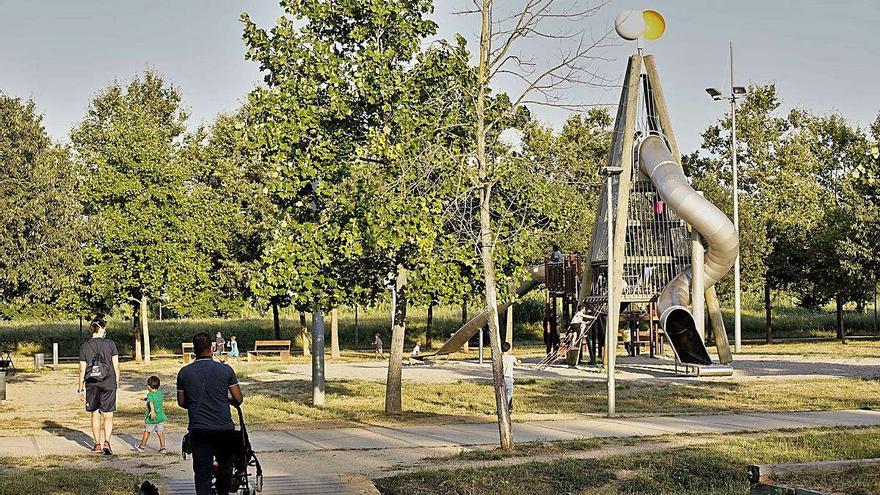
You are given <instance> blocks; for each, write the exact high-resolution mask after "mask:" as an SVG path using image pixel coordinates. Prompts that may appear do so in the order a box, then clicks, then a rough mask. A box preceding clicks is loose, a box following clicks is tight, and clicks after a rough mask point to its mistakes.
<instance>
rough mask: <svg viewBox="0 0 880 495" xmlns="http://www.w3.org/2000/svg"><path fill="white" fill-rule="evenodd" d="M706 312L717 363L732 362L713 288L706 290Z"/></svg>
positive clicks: (719, 307)
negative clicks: (713, 337) (716, 353)
mask: <svg viewBox="0 0 880 495" xmlns="http://www.w3.org/2000/svg"><path fill="white" fill-rule="evenodd" d="M705 296H706V312H708V313H709V323H710V326H711V327H712V335H714V336H715V350H716V351H717V352H718V361H720V362H721V364H730V363H731V362H733V355H732V354H731V353H730V343H729V342H728V341H727V331H726V330H725V328H724V319H723V318H722V317H721V305H720V303H719V302H718V294H716V293H715V286H712V287H709V288H708V289H706V293H705Z"/></svg>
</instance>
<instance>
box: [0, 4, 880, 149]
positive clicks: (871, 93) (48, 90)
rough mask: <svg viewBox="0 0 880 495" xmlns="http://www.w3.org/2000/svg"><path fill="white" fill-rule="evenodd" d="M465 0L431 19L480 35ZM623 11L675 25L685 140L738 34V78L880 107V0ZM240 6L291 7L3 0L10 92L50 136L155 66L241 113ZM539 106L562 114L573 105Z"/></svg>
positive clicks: (666, 56) (196, 113)
mask: <svg viewBox="0 0 880 495" xmlns="http://www.w3.org/2000/svg"><path fill="white" fill-rule="evenodd" d="M504 1H505V2H513V1H519V0H504ZM464 2H466V0H437V1H436V5H437V9H436V10H437V12H436V15H435V18H436V20H437V22H438V23H439V24H440V29H441V35H442V36H451V34H452V33H455V32H460V33H462V34H463V35H465V36H466V37H467V38H468V40H469V41H471V45H472V46H473V45H474V43H473V40H474V39H475V38H474V35H475V33H476V31H477V28H478V26H479V23H478V20H477V19H476V18H474V17H467V16H456V15H451V12H452V11H454V10H456V9H457V8H459V7H460V6H462V5H466V3H464ZM627 8H632V9H646V8H652V9H655V10H659V11H660V12H662V13H663V15H664V16H665V17H666V21H667V30H666V34H665V35H664V37H663V38H661V39H660V40H659V41H656V42H653V43H649V44H648V46H647V47H646V48H647V50H646V51H647V53H654V54H655V55H656V58H657V64H658V68H659V70H660V75H661V78H662V81H663V86H664V90H665V92H666V94H667V99H668V104H669V107H670V112H671V114H672V119H673V122H674V124H675V130H676V135H677V137H678V141H679V143H680V144H681V147H682V151H690V150H692V149H694V148H695V147H696V146H698V145H699V142H700V136H699V134H700V132H701V131H702V130H703V129H705V127H706V126H707V124H708V123H710V122H711V121H713V120H714V119H716V118H717V117H718V116H719V115H721V114H722V113H723V111H724V109H725V107H724V105H722V104H720V103H714V102H712V101H711V100H710V99H709V98H708V97H707V96H706V94H705V93H704V91H703V90H704V88H705V87H707V86H725V85H727V84H728V81H729V70H728V61H727V46H728V45H727V44H728V41H733V42H734V45H735V50H736V53H735V57H736V59H735V64H736V67H735V71H736V80H737V83H738V84H742V85H746V84H748V83H750V82H756V83H765V82H776V84H777V86H778V89H779V93H780V95H781V97H782V99H783V102H784V104H785V106H786V108H789V107H791V106H802V107H807V108H811V109H813V110H816V111H820V112H827V111H832V110H834V111H838V112H840V113H842V114H843V115H844V116H845V117H847V118H849V119H850V120H852V121H854V122H858V123H860V124H867V123H868V122H870V121H872V120H873V119H874V117H875V116H876V115H877V112H878V111H880V84H878V81H880V69H878V63H880V55H878V53H877V48H878V47H880V42H878V39H877V38H878V36H880V35H878V34H877V28H876V26H877V25H878V24H880V2H877V1H874V0H839V1H803V0H802V1H794V0H785V1H783V0H773V1H768V0H763V1H762V0H738V1H735V2H734V1H727V0H703V1H683V0H679V1H656V2H648V1H637V0H617V1H615V2H611V3H610V4H609V5H608V6H606V7H604V8H603V9H602V11H601V12H600V13H599V14H598V15H597V16H595V17H593V18H592V19H590V21H589V23H588V26H587V28H588V29H590V30H591V31H593V32H594V33H597V34H599V33H602V32H604V31H606V30H607V29H608V28H609V27H610V26H611V25H612V22H613V19H614V16H615V15H616V14H617V13H618V12H619V11H621V10H623V9H627ZM244 11H246V12H249V13H250V14H251V16H252V18H254V19H255V20H256V21H257V22H258V23H259V24H260V25H262V26H269V25H270V24H271V23H272V22H273V20H274V19H275V18H277V17H278V15H280V13H281V11H280V8H279V7H278V5H277V2H275V1H273V0H238V1H234V0H177V1H170V0H154V1H150V2H143V1H134V0H101V1H99V0H77V1H70V0H40V1H30V0H0V47H2V49H0V90H2V91H4V92H6V93H8V94H11V95H15V96H20V97H25V98H33V99H34V100H35V101H36V102H37V105H38V106H39V108H40V109H41V111H43V112H44V113H45V124H46V127H47V129H48V130H49V132H50V134H51V135H53V136H54V137H56V138H63V137H65V136H66V135H67V133H68V131H69V129H70V127H71V126H73V125H74V124H75V123H76V122H77V121H78V120H80V119H81V118H82V116H83V115H84V112H85V110H86V107H87V105H88V101H89V98H90V97H91V96H92V95H93V94H94V93H95V92H96V91H97V90H99V89H100V88H102V87H104V86H105V85H106V84H107V83H108V82H110V81H111V80H113V79H114V78H118V79H120V80H125V79H128V78H130V77H131V76H132V75H134V74H136V73H138V72H141V71H143V70H144V69H147V68H154V69H158V70H159V71H161V72H162V73H164V74H165V75H166V77H167V78H168V79H169V80H171V81H172V82H173V83H175V84H176V85H177V86H178V87H179V88H180V89H181V91H182V92H183V96H184V101H185V103H186V105H187V106H188V107H189V108H190V110H191V114H192V119H191V125H193V126H195V125H197V124H198V123H200V122H206V121H210V120H211V119H212V118H213V116H214V115H216V114H217V113H218V112H222V111H231V110H234V109H235V108H236V107H237V106H238V105H239V102H240V101H241V99H242V98H243V96H244V95H245V94H246V93H247V92H248V90H249V89H250V88H252V87H253V86H254V84H256V83H257V82H258V81H260V79H261V77H260V75H259V73H258V71H257V67H256V66H255V64H253V63H251V62H246V61H245V60H244V45H243V43H242V41H241V23H240V22H239V20H238V16H239V15H240V13H241V12H244ZM633 50H634V47H633V46H632V45H630V44H623V43H620V44H618V45H617V46H614V47H611V48H608V49H606V50H604V55H605V56H606V57H608V58H609V59H610V60H608V61H606V62H602V63H601V64H600V65H599V66H598V67H597V70H598V71H599V72H600V73H602V74H604V75H605V76H607V77H609V78H610V79H612V80H614V81H616V82H618V83H619V81H620V80H621V79H622V74H623V71H624V69H625V64H626V57H627V56H628V55H629V54H630V53H632V51H633ZM540 53H541V54H543V53H553V50H549V49H548V50H544V49H543V47H542V50H541V51H540ZM501 89H506V88H501ZM617 93H618V90H616V89H613V88H606V89H598V88H592V89H588V88H582V89H578V90H575V91H573V92H572V93H571V95H570V96H571V97H573V98H575V99H578V100H580V101H583V102H587V103H600V104H601V103H606V104H613V103H616V101H617V97H618V94H617ZM537 113H538V115H539V117H540V118H542V119H543V120H545V121H546V122H548V123H550V124H553V125H559V124H560V123H561V122H562V121H563V120H564V119H565V116H566V113H565V112H562V111H559V110H541V109H539V110H537Z"/></svg>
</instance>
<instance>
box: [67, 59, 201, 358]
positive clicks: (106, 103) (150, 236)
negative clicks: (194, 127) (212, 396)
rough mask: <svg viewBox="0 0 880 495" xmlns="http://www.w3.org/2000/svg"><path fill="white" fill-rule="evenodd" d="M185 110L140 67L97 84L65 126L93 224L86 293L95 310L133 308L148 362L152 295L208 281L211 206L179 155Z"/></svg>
mask: <svg viewBox="0 0 880 495" xmlns="http://www.w3.org/2000/svg"><path fill="white" fill-rule="evenodd" d="M186 117H187V115H186V113H185V112H184V110H183V109H182V107H181V97H180V93H179V92H178V91H177V89H176V88H174V87H172V86H170V85H168V84H167V83H166V82H165V81H164V79H163V78H162V76H160V75H159V74H157V73H155V72H152V71H148V72H146V73H144V74H143V75H142V76H138V77H135V78H134V79H132V80H131V81H130V82H129V83H128V84H127V85H125V86H123V85H121V84H119V83H118V82H114V83H112V84H110V85H109V86H108V87H107V88H105V89H104V90H102V91H101V92H99V93H98V94H97V95H96V96H95V98H94V99H93V100H92V102H91V104H90V105H89V109H88V113H87V114H86V116H85V118H84V119H83V121H82V122H80V123H79V125H78V126H77V127H76V128H75V129H73V131H72V132H71V141H72V142H73V146H74V149H75V150H76V152H77V156H78V159H79V160H80V162H81V163H82V165H83V166H84V167H85V169H86V170H87V172H86V174H85V177H84V180H83V187H82V193H81V194H82V198H83V201H84V212H85V214H86V215H87V216H88V219H89V222H90V224H91V226H92V228H93V229H94V231H95V234H94V235H93V236H92V237H91V240H90V242H89V243H88V245H87V247H86V249H85V250H84V252H83V256H84V258H85V262H84V265H85V270H84V273H83V276H82V280H81V282H82V285H81V287H82V289H83V292H84V297H85V299H86V300H87V301H88V302H89V304H90V306H91V307H92V308H95V309H96V310H97V309H100V310H104V311H109V310H110V309H111V308H113V307H114V306H116V305H117V304H120V303H124V302H131V303H133V304H134V305H135V307H137V308H138V309H139V315H138V316H139V319H140V325H141V331H142V333H143V347H144V353H143V358H144V360H146V361H149V360H150V336H149V323H148V308H149V301H150V299H151V298H152V299H155V298H158V297H163V296H165V297H167V298H168V299H169V300H171V301H180V300H186V299H187V297H188V296H187V293H188V292H189V291H191V290H193V288H194V287H196V288H197V287H204V286H205V285H206V284H208V281H209V275H208V270H209V267H210V263H208V260H207V259H206V255H205V253H206V252H208V251H210V250H211V245H212V244H213V243H214V242H215V241H214V240H213V239H211V236H210V235H204V233H205V232H204V231H203V227H204V225H202V223H203V222H205V221H206V220H207V218H208V217H209V216H210V213H209V212H207V211H205V209H204V207H205V203H204V202H203V201H202V199H203V198H201V197H200V196H201V193H200V192H199V191H198V188H196V190H191V188H190V184H189V182H188V181H189V179H191V174H190V170H189V169H188V167H187V166H186V164H185V161H184V160H181V159H180V157H179V156H178V153H179V149H180V142H181V139H180V138H181V137H182V136H183V133H184V131H185V127H184V124H185V121H186ZM208 232H210V229H209V230H208ZM135 354H136V357H139V356H138V355H139V354H140V346H139V345H136V346H135Z"/></svg>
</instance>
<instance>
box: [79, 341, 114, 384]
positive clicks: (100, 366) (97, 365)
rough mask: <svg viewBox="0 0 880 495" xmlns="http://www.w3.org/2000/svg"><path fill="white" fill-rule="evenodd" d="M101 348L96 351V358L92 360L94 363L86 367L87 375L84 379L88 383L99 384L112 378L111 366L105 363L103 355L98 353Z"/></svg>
mask: <svg viewBox="0 0 880 495" xmlns="http://www.w3.org/2000/svg"><path fill="white" fill-rule="evenodd" d="M99 350H100V348H98V349H94V351H95V357H93V358H92V362H91V363H90V364H89V365H88V366H86V374H85V376H84V377H83V379H84V381H85V382H86V383H97V382H102V381H104V379H105V378H107V377H108V376H110V365H109V364H107V363H105V362H104V358H102V357H101V353H100V352H98V351H99Z"/></svg>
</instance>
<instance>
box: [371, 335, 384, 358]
mask: <svg viewBox="0 0 880 495" xmlns="http://www.w3.org/2000/svg"><path fill="white" fill-rule="evenodd" d="M373 345H374V346H376V359H382V358H384V357H385V353H384V352H382V339H380V338H379V332H376V338H375V339H373Z"/></svg>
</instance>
